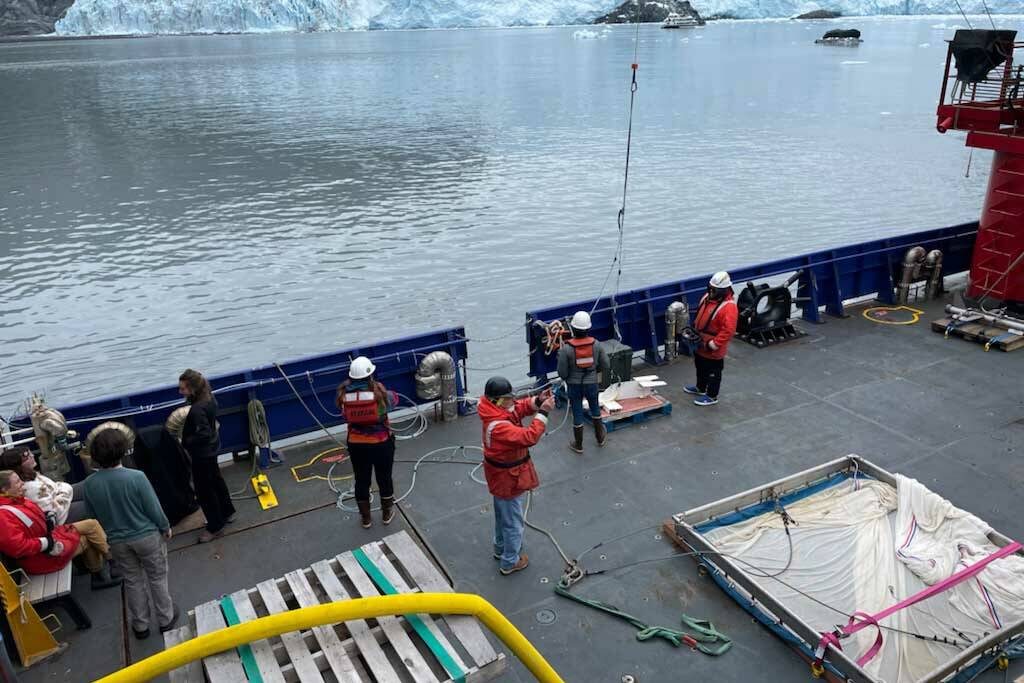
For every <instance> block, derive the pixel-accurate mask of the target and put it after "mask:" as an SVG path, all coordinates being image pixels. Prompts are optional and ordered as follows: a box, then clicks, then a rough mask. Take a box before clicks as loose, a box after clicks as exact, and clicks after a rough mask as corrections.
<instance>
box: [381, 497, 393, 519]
mask: <svg viewBox="0 0 1024 683" xmlns="http://www.w3.org/2000/svg"><path fill="white" fill-rule="evenodd" d="M380 518H381V520H382V521H383V522H384V525H385V526H387V525H388V524H391V520H393V519H394V518H395V497H394V496H388V497H385V498H381V499H380Z"/></svg>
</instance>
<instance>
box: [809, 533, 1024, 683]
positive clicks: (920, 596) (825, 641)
mask: <svg viewBox="0 0 1024 683" xmlns="http://www.w3.org/2000/svg"><path fill="white" fill-rule="evenodd" d="M1021 548H1024V546H1022V545H1021V544H1020V543H1017V542H1016V541H1014V542H1013V543H1010V544H1009V545H1006V546H1003V547H1002V548H1000V549H999V550H997V551H996V552H994V553H992V554H991V555H989V556H988V557H986V558H985V559H984V560H981V561H979V562H975V563H974V564H972V565H971V566H969V567H965V568H964V569H961V570H960V571H958V572H957V573H956V574H953V575H952V576H950V577H949V578H948V579H944V580H942V581H940V582H938V583H936V584H935V585H933V586H929V587H928V588H925V589H924V590H923V591H921V592H920V593H917V594H916V595H912V596H910V597H909V598H906V599H905V600H901V601H900V602H898V603H896V604H895V605H891V606H890V607H886V608H885V609H884V610H882V611H881V612H879V613H878V614H875V615H874V616H872V615H869V614H865V613H864V612H854V614H853V616H852V617H850V622H849V623H848V624H847V625H846V626H844V627H843V629H842V633H841V634H840V635H841V636H851V635H853V634H854V633H857V632H858V631H860V630H861V629H864V628H866V627H868V626H874V627H875V628H877V629H878V638H876V639H875V644H874V645H872V646H871V647H870V648H869V649H868V651H867V652H865V653H864V654H863V655H862V656H861V657H860V658H859V659H858V660H857V666H864V665H865V664H867V663H868V662H870V661H871V660H872V659H874V658H875V656H876V655H877V654H878V653H879V651H880V650H881V649H882V630H881V628H880V627H879V625H878V622H880V621H881V620H882V619H885V618H886V617H888V616H890V615H892V614H895V613H896V612H899V611H900V610H901V609H905V608H907V607H910V606H911V605H914V604H917V603H919V602H921V601H922V600H927V599H928V598H930V597H932V596H933V595H935V594H937V593H941V592H943V591H946V590H949V589H950V588H952V587H953V586H955V585H957V584H958V583H960V582H962V581H966V580H967V579H969V578H971V577H972V576H974V575H975V574H978V573H979V572H980V571H981V570H982V569H984V568H985V567H987V566H988V565H989V564H990V563H992V562H995V561H996V560H1000V559H1002V558H1004V557H1006V556H1007V555H1012V554H1014V553H1015V552H1017V551H1018V550H1020V549H1021ZM858 619H859V620H858ZM830 645H832V646H834V647H836V648H837V649H841V648H840V647H839V639H838V637H837V635H836V634H834V633H823V634H822V635H821V640H820V641H819V642H818V649H817V651H816V652H815V657H816V658H817V659H818V660H819V661H820V660H821V659H823V658H824V656H825V651H826V650H827V649H828V647H829V646H830Z"/></svg>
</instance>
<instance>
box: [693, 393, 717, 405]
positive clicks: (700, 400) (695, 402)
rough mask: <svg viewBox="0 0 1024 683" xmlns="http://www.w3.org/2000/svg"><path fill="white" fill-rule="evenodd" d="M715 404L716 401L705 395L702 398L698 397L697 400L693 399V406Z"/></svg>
mask: <svg viewBox="0 0 1024 683" xmlns="http://www.w3.org/2000/svg"><path fill="white" fill-rule="evenodd" d="M716 403H718V399H717V398H711V397H710V396H708V395H707V394H705V395H703V396H698V397H697V398H695V399H693V405H695V406H713V405H715V404H716Z"/></svg>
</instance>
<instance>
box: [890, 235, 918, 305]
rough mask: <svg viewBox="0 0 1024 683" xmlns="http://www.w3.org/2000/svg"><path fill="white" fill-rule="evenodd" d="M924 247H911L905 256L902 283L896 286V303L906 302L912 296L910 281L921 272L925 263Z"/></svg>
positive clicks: (901, 276)
mask: <svg viewBox="0 0 1024 683" xmlns="http://www.w3.org/2000/svg"><path fill="white" fill-rule="evenodd" d="M924 261H925V251H924V247H911V248H910V249H907V253H906V254H905V255H904V256H903V272H902V274H901V275H900V284H899V286H898V287H897V288H896V303H897V304H906V303H907V300H908V299H909V298H910V283H911V282H913V281H914V279H915V278H917V277H919V276H920V274H921V266H923V265H924Z"/></svg>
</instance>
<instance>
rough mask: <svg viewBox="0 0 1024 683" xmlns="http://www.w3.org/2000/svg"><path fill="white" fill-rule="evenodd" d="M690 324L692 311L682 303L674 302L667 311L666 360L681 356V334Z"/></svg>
mask: <svg viewBox="0 0 1024 683" xmlns="http://www.w3.org/2000/svg"><path fill="white" fill-rule="evenodd" d="M689 323H690V311H689V309H687V307H686V304H685V303H683V302H682V301H673V302H672V303H671V304H669V305H668V308H667V309H665V360H672V359H673V358H675V357H676V356H678V355H679V334H680V333H681V332H682V331H683V328H684V327H686V326H687V325H688V324H689Z"/></svg>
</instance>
